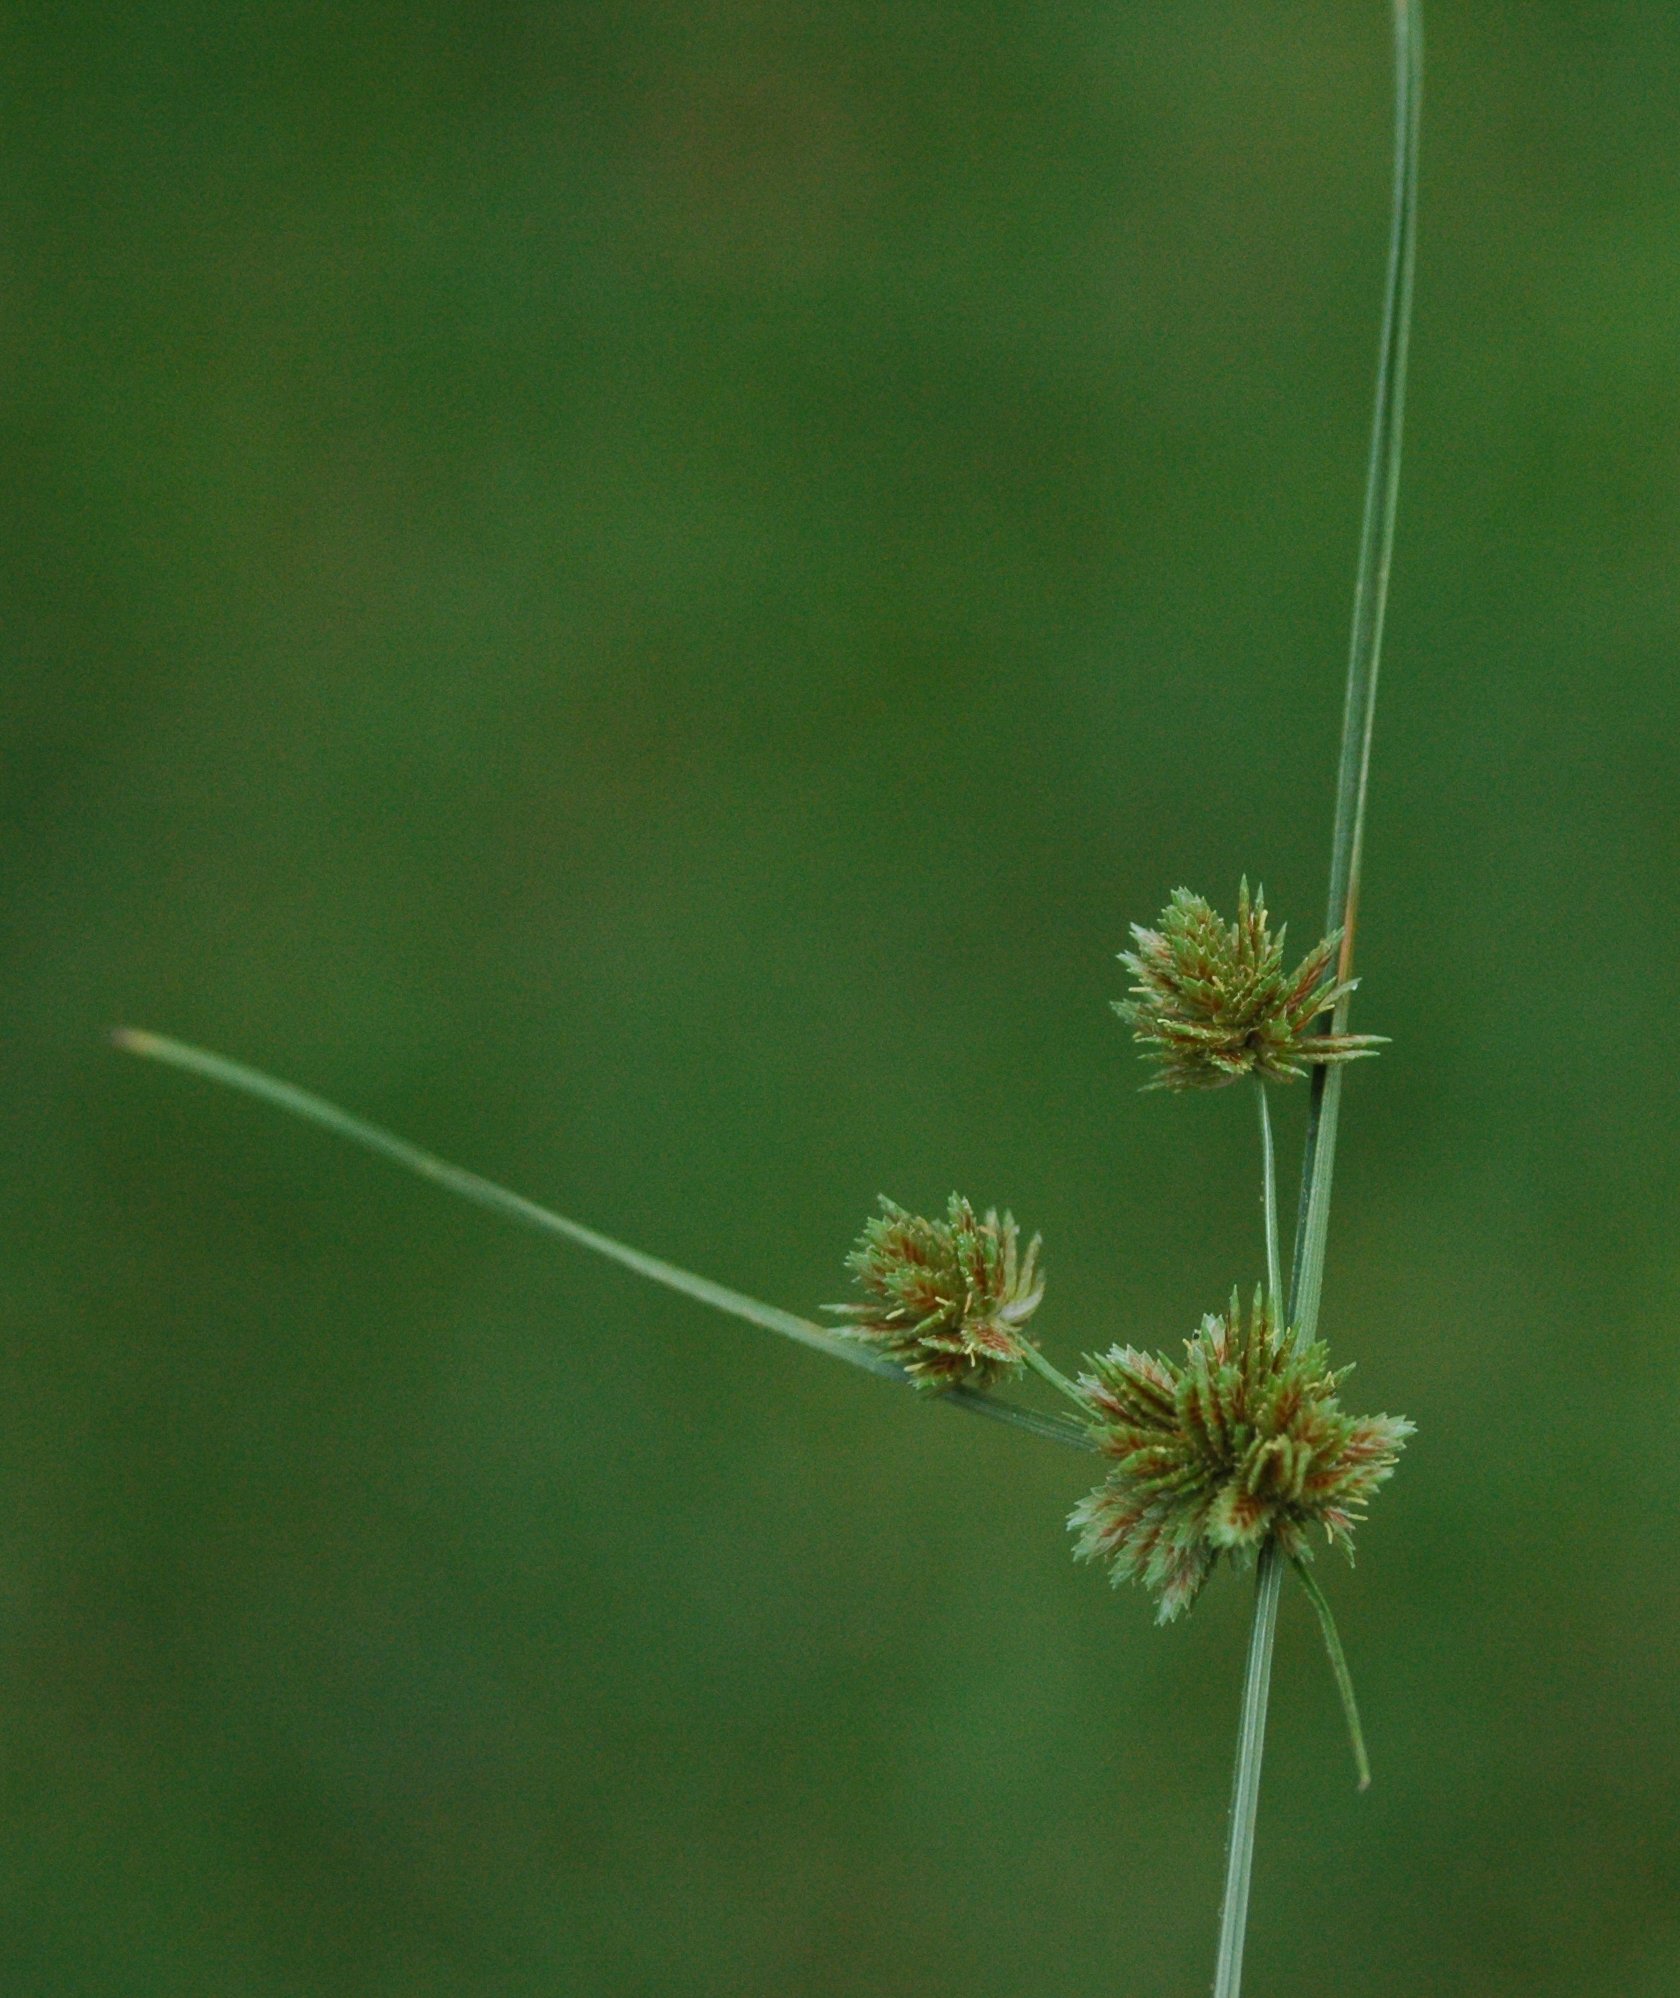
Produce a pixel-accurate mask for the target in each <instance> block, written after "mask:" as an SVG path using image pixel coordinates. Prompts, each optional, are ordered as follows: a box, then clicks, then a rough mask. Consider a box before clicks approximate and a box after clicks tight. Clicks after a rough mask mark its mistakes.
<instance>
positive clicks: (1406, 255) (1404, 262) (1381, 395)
mask: <svg viewBox="0 0 1680 1998" xmlns="http://www.w3.org/2000/svg"><path fill="white" fill-rule="evenodd" d="M1394 55H1395V90H1394V194H1393V205H1392V208H1391V211H1390V228H1389V247H1388V275H1387V283H1386V286H1385V290H1384V296H1383V320H1382V337H1381V343H1380V346H1379V349H1378V358H1377V392H1376V409H1375V414H1374V416H1373V419H1372V425H1371V457H1370V467H1369V472H1368V474H1367V478H1366V483H1365V518H1364V526H1363V529H1362V532H1361V535H1360V544H1359V571H1358V578H1357V581H1356V583H1355V586H1354V598H1353V634H1352V638H1351V641H1350V643H1349V648H1348V680H1347V704H1346V707H1345V709H1344V711H1343V718H1342V747H1341V760H1340V763H1339V765H1338V769H1337V778H1336V823H1335V829H1334V832H1333V834H1332V836H1331V845H1330V904H1329V905H1330V914H1329V923H1330V927H1331V928H1335V927H1337V926H1338V925H1339V926H1340V928H1341V931H1342V947H1341V960H1340V964H1339V967H1338V970H1339V975H1340V976H1341V977H1343V978H1347V977H1350V976H1351V975H1352V967H1353V946H1354V936H1355V932H1356V929H1357V926H1358V916H1359V879H1360V870H1361V863H1362V861H1363V859H1364V849H1365V800H1366V793H1367V790H1368V787H1369V782H1370V771H1371V728H1372V721H1373V718H1374V716H1375V713H1376V697H1377V669H1378V666H1379V664H1380V661H1381V656H1382V636H1383V619H1384V615H1385V612H1386V610H1387V605H1388V578H1389V568H1390V563H1391V560H1392V556H1393V550H1394V520H1395V510H1396V505H1397V502H1398V499H1399V490H1400V440H1401V430H1402V422H1403V418H1404V415H1405V402H1406V361H1407V350H1408V346H1409V342H1410V337H1411V316H1412V275H1413V269H1414V265H1415V260H1416V253H1417V159H1418V116H1419V111H1420V108H1421V104H1422V86H1423V18H1422V6H1421V0H1394ZM1347 1016H1348V1000H1347V999H1346V998H1344V999H1342V1000H1341V1002H1340V1003H1339V1004H1338V1005H1337V1007H1336V1010H1335V1014H1334V1016H1333V1018H1332V1020H1331V1021H1330V1022H1329V1026H1330V1030H1331V1031H1333V1032H1337V1033H1340V1032H1342V1031H1344V1030H1345V1028H1346V1025H1347ZM1341 1096H1342V1067H1341V1064H1339V1063H1331V1064H1330V1065H1329V1066H1327V1067H1319V1068H1317V1069H1316V1070H1315V1071H1314V1074H1313V1081H1312V1095H1311V1099H1310V1101H1309V1104H1308V1109H1307V1137H1306V1146H1305V1151H1304V1155H1303V1160H1302V1168H1301V1207H1300V1215H1299V1219H1298V1221H1297V1225H1296V1233H1295V1254H1294V1259H1293V1263H1292V1267H1291V1272H1290V1296H1289V1311H1288V1314H1287V1316H1288V1319H1289V1322H1290V1323H1291V1324H1292V1325H1293V1326H1294V1328H1295V1337H1296V1340H1297V1342H1298V1343H1299V1344H1300V1345H1301V1346H1307V1345H1310V1344H1311V1343H1312V1339H1313V1336H1314V1334H1315V1332H1316V1331H1317V1328H1318V1308H1319V1300H1320V1297H1321V1295H1322V1292H1323V1287H1324V1254H1325V1246H1326V1241H1327V1239H1328V1233H1329V1225H1330V1182H1331V1174H1332V1172H1333V1170H1334V1167H1335V1159H1336V1126H1337V1120H1338V1117H1339V1115H1340V1111H1341ZM1280 1573H1281V1571H1280V1568H1279V1564H1278V1561H1277V1558H1276V1552H1275V1549H1274V1548H1272V1547H1271V1546H1268V1547H1267V1548H1266V1549H1265V1550H1264V1551H1263V1552H1262V1554H1261V1557H1260V1568H1259V1574H1258V1576H1257V1579H1256V1589H1255V1598H1254V1622H1253V1625H1252V1628H1251V1631H1250V1635H1249V1647H1248V1669H1247V1672H1246V1674H1245V1676H1244V1680H1243V1707H1242V1725H1241V1728H1240V1730H1239V1734H1238V1740H1237V1774H1236V1782H1235V1786H1234V1789H1233V1794H1232V1802H1231V1848H1230V1855H1229V1860H1228V1863H1227V1866H1226V1872H1225V1898H1224V1902H1223V1904H1222V1906H1221V1908H1220V1916H1219V1967H1218V1971H1217V1973H1216V1975H1215V1979H1214V1998H1239V1994H1240V1992H1241V1990H1242V1958H1243V1940H1244V1937H1245V1934H1246V1932H1247V1928H1248V1891H1249V1880H1250V1876H1251V1874H1252V1871H1253V1847H1254V1823H1255V1811H1256V1808H1257V1805H1258V1802H1259V1795H1260V1759H1261V1752H1262V1749H1263V1746H1264V1742H1265V1731H1266V1693H1267V1689H1268V1687H1269V1685H1270V1681H1271V1661H1272V1647H1273V1643H1274V1640H1275V1638H1276V1634H1277V1604H1278V1584H1279V1576H1280ZM1331 1662H1332V1664H1334V1662H1335V1660H1334V1657H1333V1658H1332V1661H1331Z"/></svg>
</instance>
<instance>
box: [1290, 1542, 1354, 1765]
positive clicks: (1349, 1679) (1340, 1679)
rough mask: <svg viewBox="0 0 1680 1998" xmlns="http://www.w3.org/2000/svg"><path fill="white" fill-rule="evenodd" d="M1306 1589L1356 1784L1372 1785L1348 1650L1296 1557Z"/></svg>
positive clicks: (1323, 1598)
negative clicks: (1344, 1721)
mask: <svg viewBox="0 0 1680 1998" xmlns="http://www.w3.org/2000/svg"><path fill="white" fill-rule="evenodd" d="M1289 1565H1290V1566H1291V1567H1292V1568H1293V1569H1294V1570H1295V1573H1296V1575H1297V1577H1298V1578H1299V1580H1300V1583H1301V1587H1302V1588H1303V1589H1305V1590H1306V1592H1307V1601H1308V1602H1309V1603H1311V1604H1312V1606H1313V1608H1314V1609H1315V1610H1317V1612H1318V1627H1319V1629H1320V1630H1321V1631H1323V1633H1324V1648H1325V1650H1326V1651H1327V1652H1328V1653H1329V1654H1330V1670H1331V1671H1332V1672H1333V1673H1334V1674H1335V1675H1336V1691H1337V1692H1338V1693H1340V1694H1341V1696H1342V1712H1343V1714H1344V1715H1345V1716H1346V1718H1347V1730H1348V1740H1349V1742H1350V1743H1351V1744H1352V1746H1353V1766H1354V1767H1355V1769H1357V1770H1358V1771H1359V1787H1360V1789H1362V1790H1368V1789H1370V1787H1371V1758H1370V1757H1369V1756H1368V1755H1367V1754H1366V1753H1365V1730H1364V1728H1362V1727H1361V1726H1360V1725H1359V1702H1358V1701H1357V1700H1356V1699H1355V1698H1354V1696H1353V1674H1352V1673H1351V1672H1349V1670H1348V1664H1347V1653H1346V1652H1344V1651H1343V1649H1342V1640H1341V1636H1340V1634H1339V1633H1338V1631H1337V1629H1336V1619H1335V1617H1334V1616H1332V1615H1331V1613H1330V1603H1329V1600H1328V1598H1327V1597H1326V1596H1325V1593H1324V1591H1323V1590H1322V1589H1321V1588H1320V1587H1319V1586H1318V1583H1317V1581H1316V1580H1315V1578H1314V1576H1313V1571H1312V1570H1311V1568H1309V1567H1308V1566H1307V1564H1306V1562H1305V1561H1303V1560H1300V1559H1299V1558H1295V1559H1293V1560H1291V1562H1290V1564H1289Z"/></svg>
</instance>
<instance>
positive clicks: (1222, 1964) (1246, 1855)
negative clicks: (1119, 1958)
mask: <svg viewBox="0 0 1680 1998" xmlns="http://www.w3.org/2000/svg"><path fill="white" fill-rule="evenodd" d="M1282 1586H1283V1565H1282V1563H1281V1562H1280V1561H1279V1559H1278V1551H1277V1548H1276V1546H1275V1545H1274V1544H1273V1543H1272V1542H1271V1541H1270V1540H1268V1541H1267V1542H1266V1544H1265V1546H1264V1547H1262V1548H1261V1550H1260V1560H1259V1563H1258V1570H1257V1573H1256V1575H1255V1588H1254V1622H1253V1624H1252V1625H1251V1626H1250V1628H1249V1633H1248V1663H1247V1665H1246V1666H1245V1667H1244V1668H1243V1690H1242V1715H1241V1719H1240V1721H1239V1724H1238V1727H1237V1770H1236V1775H1235V1777H1234V1778H1233V1780H1232V1784H1231V1842H1230V1845H1229V1847H1228V1848H1227V1850H1226V1854H1225V1898H1224V1900H1223V1902H1222V1903H1221V1905H1220V1915H1219V1961H1218V1964H1217V1966H1216V1967H1215V1970H1214V1974H1213V1998H1237V1994H1238V1993H1239V1992H1240V1991H1241V1990H1242V1961H1243V1943H1244V1941H1245V1940H1246V1938H1247V1934H1248V1889H1249V1881H1250V1878H1251V1876H1252V1875H1253V1872H1254V1820H1255V1817H1256V1815H1257V1814H1258V1812H1259V1809H1260V1760H1261V1757H1262V1755H1263V1754H1264V1753H1265V1747H1266V1700H1267V1696H1268V1694H1269V1693H1270V1691H1271V1686H1272V1642H1273V1639H1274V1638H1275V1637H1276V1635H1277V1613H1278V1595H1279V1592H1280V1590H1281V1588H1282Z"/></svg>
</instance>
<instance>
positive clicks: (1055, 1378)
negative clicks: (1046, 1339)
mask: <svg viewBox="0 0 1680 1998" xmlns="http://www.w3.org/2000/svg"><path fill="white" fill-rule="evenodd" d="M1021 1358H1022V1359H1023V1360H1025V1361H1026V1363H1027V1365H1028V1366H1029V1367H1031V1368H1032V1370H1033V1372H1034V1373H1035V1374H1037V1375H1038V1376H1039V1378H1040V1379H1041V1380H1046V1381H1048V1382H1049V1383H1050V1385H1051V1386H1052V1387H1053V1388H1054V1389H1055V1390H1056V1392H1057V1393H1058V1394H1065V1395H1066V1396H1067V1398H1068V1400H1069V1401H1071V1402H1072V1403H1073V1404H1074V1405H1075V1407H1076V1408H1078V1410H1079V1412H1080V1414H1081V1415H1094V1414H1095V1413H1096V1410H1095V1409H1094V1408H1093V1407H1092V1406H1091V1403H1090V1400H1089V1398H1088V1396H1087V1395H1086V1393H1085V1391H1084V1389H1083V1388H1081V1387H1079V1386H1078V1385H1076V1383H1074V1382H1073V1381H1070V1380H1069V1379H1068V1377H1067V1375H1066V1374H1064V1373H1063V1372H1062V1370H1061V1368H1060V1367H1058V1366H1056V1365H1055V1364H1054V1363H1053V1362H1052V1361H1050V1360H1048V1359H1046V1357H1045V1356H1044V1354H1042V1353H1041V1352H1040V1351H1039V1350H1038V1348H1037V1347H1036V1346H1035V1345H1033V1344H1032V1342H1031V1341H1030V1340H1028V1339H1023V1340H1022V1341H1021Z"/></svg>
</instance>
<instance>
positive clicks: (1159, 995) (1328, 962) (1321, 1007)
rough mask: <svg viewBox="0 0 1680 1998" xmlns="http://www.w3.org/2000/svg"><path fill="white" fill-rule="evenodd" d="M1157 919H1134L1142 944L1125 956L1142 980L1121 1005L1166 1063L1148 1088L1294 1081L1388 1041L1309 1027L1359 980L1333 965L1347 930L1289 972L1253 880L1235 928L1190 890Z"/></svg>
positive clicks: (1280, 935)
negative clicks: (1153, 926) (1248, 1079)
mask: <svg viewBox="0 0 1680 1998" xmlns="http://www.w3.org/2000/svg"><path fill="white" fill-rule="evenodd" d="M1160 922H1161V927H1160V928H1159V929H1158V930H1147V929H1145V928H1144V927H1143V926H1142V925H1141V924H1139V923H1134V924H1133V925H1132V940H1133V942H1134V943H1135V944H1136V945H1137V948H1136V950H1135V951H1122V952H1121V954H1120V962H1121V963H1122V964H1123V965H1125V967H1126V969H1127V970H1128V971H1130V972H1131V973H1132V975H1133V977H1134V978H1136V980H1137V983H1136V984H1135V985H1134V986H1132V988H1131V996H1130V997H1129V998H1126V999H1117V1000H1116V1001H1115V1002H1114V1008H1115V1011H1116V1012H1117V1013H1119V1015H1120V1017H1121V1018H1122V1019H1123V1020H1126V1021H1128V1022H1129V1023H1130V1024H1131V1026H1132V1028H1133V1029H1134V1031H1135V1033H1136V1035H1137V1038H1138V1040H1139V1041H1141V1042H1142V1043H1143V1045H1144V1047H1145V1049H1146V1050H1148V1051H1149V1052H1150V1053H1151V1054H1152V1055H1153V1056H1154V1059H1155V1060H1156V1061H1157V1062H1158V1063H1159V1064H1160V1073H1159V1074H1158V1075H1157V1076H1156V1079H1155V1081H1154V1083H1153V1084H1152V1085H1151V1087H1153V1088H1156V1089H1219V1088H1221V1087H1223V1086H1224V1085H1225V1084H1226V1083H1228V1082H1235V1081H1237V1080H1238V1079H1239V1077H1241V1076H1245V1075H1256V1076H1258V1077H1260V1079H1261V1080H1262V1081H1266V1082H1288V1081H1292V1080H1293V1079H1294V1078H1295V1077H1296V1076H1298V1075H1302V1074H1304V1073H1305V1071H1306V1067H1307V1065H1308V1064H1311V1063H1327V1062H1344V1061H1353V1060H1355V1059H1357V1058H1358V1057H1359V1056H1360V1055H1368V1054H1374V1053H1375V1052H1376V1051H1377V1048H1378V1047H1379V1046H1380V1045H1381V1044H1382V1036H1381V1035H1378V1034H1314V1033H1313V1032H1312V1031H1311V1029H1312V1023H1313V1021H1314V1020H1316V1019H1317V1018H1318V1017H1319V1015H1320V1014H1321V1013H1327V1012H1329V1011H1330V1010H1331V1009H1332V1008H1333V1007H1334V1006H1335V1005H1336V1004H1337V1002H1338V1001H1339V1000H1341V999H1343V998H1345V997H1346V995H1347V994H1348V993H1349V992H1351V991H1352V990H1353V987H1354V984H1355V983H1356V981H1355V980H1353V979H1346V980H1338V979H1337V978H1336V976H1335V973H1334V971H1333V970H1332V966H1333V964H1334V962H1335V957H1336V951H1337V947H1338V946H1339V944H1340V943H1341V932H1340V930H1334V931H1332V932H1331V934H1330V935H1329V936H1327V937H1325V938H1324V940H1323V941H1322V942H1321V943H1318V944H1315V945H1314V946H1313V948H1312V949H1311V950H1310V951H1309V952H1308V953H1307V955H1306V956H1305V957H1304V958H1303V959H1302V960H1301V962H1300V963H1299V964H1298V965H1297V966H1296V967H1295V969H1294V970H1293V971H1289V972H1286V971H1285V970H1284V968H1283V940H1284V930H1282V929H1280V930H1279V931H1278V932H1277V934H1276V935H1275V936H1274V935H1273V934H1272V931H1271V930H1270V928H1269V927H1268V926H1267V922H1266V903H1265V894H1264V891H1262V892H1261V894H1260V895H1259V896H1257V897H1256V898H1255V900H1254V901H1252V902H1251V901H1250V900H1249V895H1248V883H1247V882H1246V881H1244V882H1243V884H1242V888H1241V890H1240V892H1239V894H1238V898H1237V920H1236V921H1235V922H1234V923H1232V924H1231V925H1230V926H1229V927H1227V926H1226V925H1225V924H1224V923H1223V922H1222V921H1221V920H1220V918H1219V916H1218V915H1217V914H1216V912H1215V911H1214V910H1213V909H1212V908H1210V907H1209V905H1208V904H1207V903H1206V902H1204V901H1203V900H1202V898H1201V896H1200V895H1192V894H1191V893H1190V891H1189V889H1188V888H1178V889H1175V890H1174V892H1173V898H1172V900H1171V901H1170V902H1169V903H1168V904H1167V906H1166V908H1165V909H1164V910H1163V911H1162V914H1161V918H1160Z"/></svg>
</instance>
